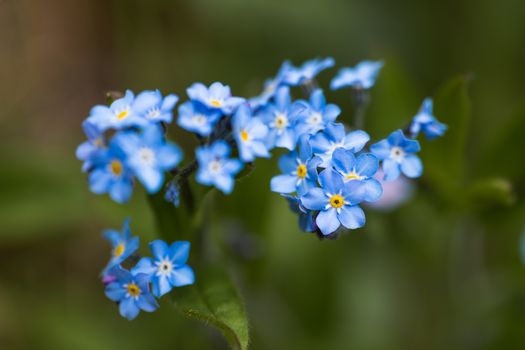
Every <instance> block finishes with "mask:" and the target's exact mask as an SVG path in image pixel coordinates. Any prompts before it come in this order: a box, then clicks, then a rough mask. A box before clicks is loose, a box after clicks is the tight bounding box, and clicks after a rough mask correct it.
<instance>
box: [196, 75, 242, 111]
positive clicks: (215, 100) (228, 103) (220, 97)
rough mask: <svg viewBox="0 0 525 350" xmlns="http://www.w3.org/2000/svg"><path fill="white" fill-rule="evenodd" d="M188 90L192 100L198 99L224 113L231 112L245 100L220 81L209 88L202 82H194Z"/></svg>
mask: <svg viewBox="0 0 525 350" xmlns="http://www.w3.org/2000/svg"><path fill="white" fill-rule="evenodd" d="M186 91H187V93H188V96H189V97H190V99H191V100H192V101H198V102H200V103H202V104H204V105H205V106H207V107H208V108H212V109H217V110H220V111H222V113H224V114H231V113H232V112H234V111H235V109H236V108H237V107H238V106H239V105H241V104H242V103H243V102H244V101H245V99H244V98H241V97H234V96H232V94H231V90H230V87H229V86H228V85H223V84H221V83H219V82H215V83H213V84H211V85H210V87H209V88H207V87H206V86H205V85H204V84H202V83H194V84H193V85H192V86H190V87H189V88H188V89H187V90H186Z"/></svg>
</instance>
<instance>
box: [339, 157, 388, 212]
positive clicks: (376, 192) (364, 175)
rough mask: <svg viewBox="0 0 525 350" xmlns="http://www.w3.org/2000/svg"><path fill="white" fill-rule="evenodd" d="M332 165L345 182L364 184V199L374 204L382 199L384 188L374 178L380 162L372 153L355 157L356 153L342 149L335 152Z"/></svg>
mask: <svg viewBox="0 0 525 350" xmlns="http://www.w3.org/2000/svg"><path fill="white" fill-rule="evenodd" d="M332 163H333V165H334V168H335V170H336V171H337V172H338V173H339V174H341V175H342V176H343V181H344V182H348V181H361V182H362V183H363V186H362V190H363V192H364V193H363V199H364V200H366V201H367V202H374V201H376V200H378V199H379V198H380V197H381V194H382V193H383V188H382V187H381V184H380V183H379V181H377V180H376V179H374V178H373V176H374V175H375V173H376V172H377V169H378V168H379V160H378V159H377V157H375V156H374V155H372V154H370V153H361V154H360V155H359V156H357V157H356V156H355V155H354V152H352V151H348V150H345V149H342V148H338V149H336V150H335V151H334V154H333V159H332Z"/></svg>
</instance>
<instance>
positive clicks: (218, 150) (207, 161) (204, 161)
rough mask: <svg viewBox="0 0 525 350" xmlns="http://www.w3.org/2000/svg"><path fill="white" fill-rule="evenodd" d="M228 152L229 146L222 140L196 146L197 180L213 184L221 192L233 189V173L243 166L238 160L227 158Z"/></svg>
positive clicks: (201, 182) (228, 192)
mask: <svg viewBox="0 0 525 350" xmlns="http://www.w3.org/2000/svg"><path fill="white" fill-rule="evenodd" d="M230 152H231V150H230V146H229V145H228V143H227V142H226V141H223V140H218V141H215V142H214V143H213V144H211V145H209V146H202V147H199V148H197V150H196V151H195V153H196V155H197V161H198V163H199V170H198V172H197V176H196V180H197V182H198V183H200V184H202V185H206V186H212V185H213V186H215V187H217V188H218V189H219V190H221V191H222V192H223V193H225V194H230V193H231V192H232V191H233V185H234V182H235V175H237V174H238V173H239V171H241V169H242V167H243V166H244V164H243V163H242V162H241V161H240V160H238V159H232V158H229V156H230Z"/></svg>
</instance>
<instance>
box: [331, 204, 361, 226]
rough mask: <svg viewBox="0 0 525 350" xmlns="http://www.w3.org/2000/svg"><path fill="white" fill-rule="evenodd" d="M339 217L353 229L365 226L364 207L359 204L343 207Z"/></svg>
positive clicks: (344, 224)
mask: <svg viewBox="0 0 525 350" xmlns="http://www.w3.org/2000/svg"><path fill="white" fill-rule="evenodd" d="M337 218H338V219H339V221H341V224H343V226H344V227H346V228H349V229H352V230H353V229H356V228H359V227H363V226H364V225H365V221H366V219H365V213H364V212H363V209H361V208H360V207H358V206H357V205H354V206H344V207H342V208H341V210H340V212H339V214H338V215H337Z"/></svg>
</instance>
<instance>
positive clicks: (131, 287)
mask: <svg viewBox="0 0 525 350" xmlns="http://www.w3.org/2000/svg"><path fill="white" fill-rule="evenodd" d="M127 289H128V293H129V295H131V296H132V297H138V296H139V295H140V288H139V286H137V285H136V284H135V283H130V284H128V286H127Z"/></svg>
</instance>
